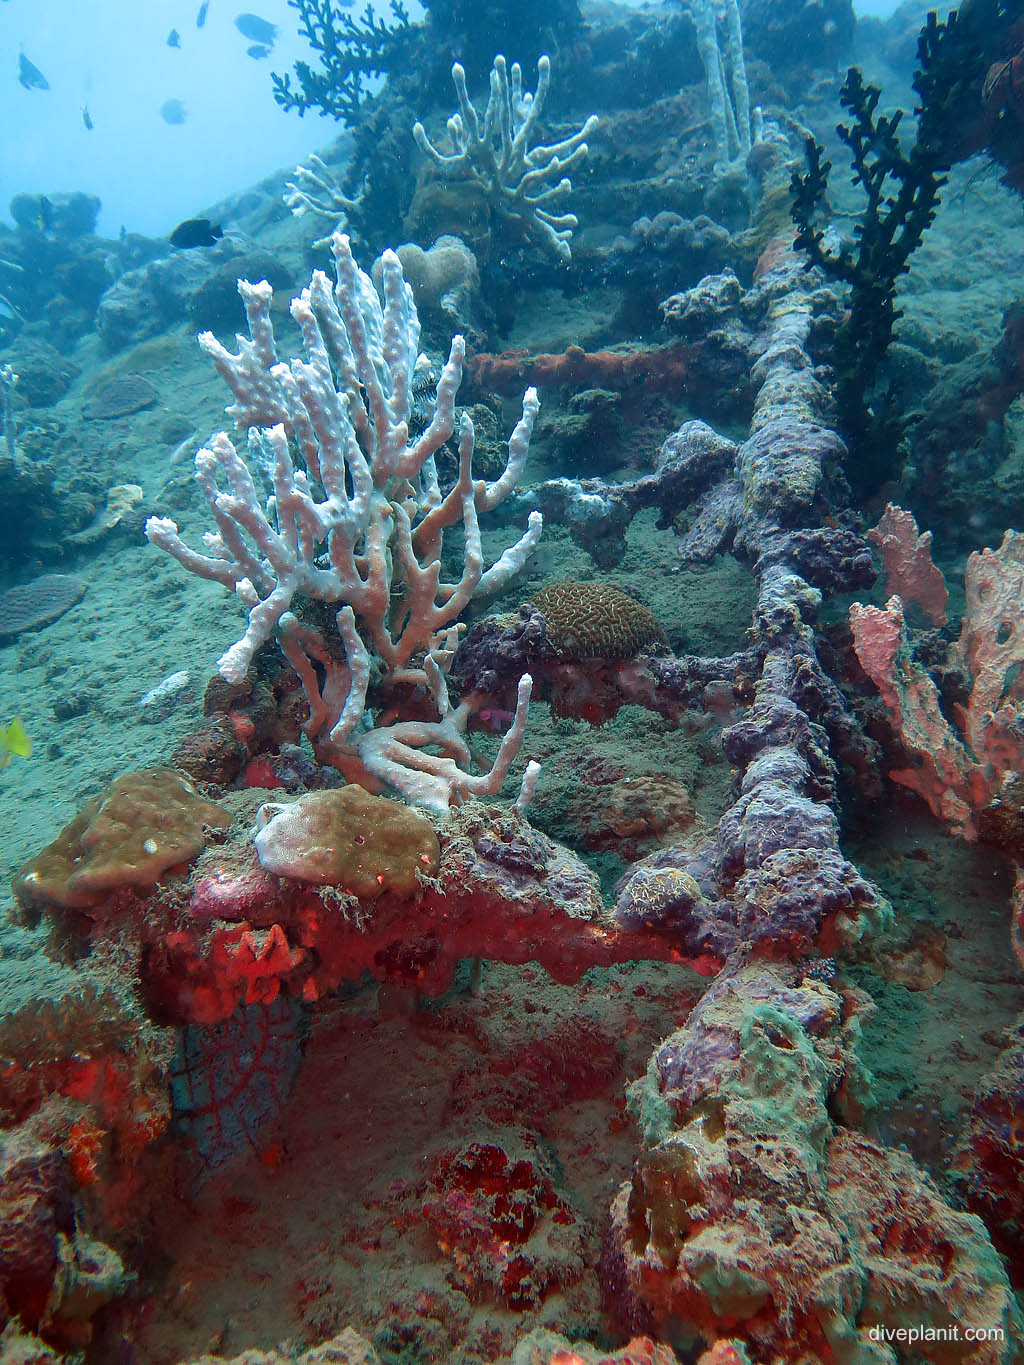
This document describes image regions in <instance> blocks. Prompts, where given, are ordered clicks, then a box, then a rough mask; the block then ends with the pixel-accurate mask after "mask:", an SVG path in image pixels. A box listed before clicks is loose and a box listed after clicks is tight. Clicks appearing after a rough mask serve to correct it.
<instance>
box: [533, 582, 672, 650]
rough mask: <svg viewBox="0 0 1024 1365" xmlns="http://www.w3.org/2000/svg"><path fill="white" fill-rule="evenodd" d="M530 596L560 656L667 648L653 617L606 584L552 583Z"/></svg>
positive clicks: (616, 589)
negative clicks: (541, 614)
mask: <svg viewBox="0 0 1024 1365" xmlns="http://www.w3.org/2000/svg"><path fill="white" fill-rule="evenodd" d="M530 601H531V603H532V605H533V606H535V607H537V608H538V610H539V611H541V612H542V613H543V615H544V619H545V621H546V622H547V628H548V639H549V640H550V642H551V644H552V646H553V648H554V649H555V652H556V653H557V654H558V655H559V656H560V657H561V658H563V659H632V658H634V657H635V656H636V655H637V654H640V653H647V654H664V653H666V652H667V650H668V640H667V639H666V638H665V632H664V630H663V629H662V627H661V622H660V621H659V620H658V619H657V617H656V616H654V615H652V613H651V612H649V611H648V610H647V608H646V607H645V606H644V605H643V604H642V603H640V602H637V601H635V600H634V598H632V597H629V596H628V595H627V594H626V593H624V592H620V591H619V589H618V588H612V587H610V586H609V585H608V584H606V583H571V582H570V583H552V584H550V585H549V586H548V587H546V588H541V589H540V590H539V591H538V592H535V593H534V594H533V596H532V597H531V599H530Z"/></svg>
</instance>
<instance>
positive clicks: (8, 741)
mask: <svg viewBox="0 0 1024 1365" xmlns="http://www.w3.org/2000/svg"><path fill="white" fill-rule="evenodd" d="M31 752H32V741H31V740H30V739H29V737H28V735H27V734H26V733H25V727H24V725H22V723H21V721H20V720H17V719H15V720H12V721H11V723H10V725H0V769H3V768H6V767H7V765H8V763H10V761H11V759H12V758H28V756H29V754H31Z"/></svg>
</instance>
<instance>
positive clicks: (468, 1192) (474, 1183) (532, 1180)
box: [423, 1142, 583, 1308]
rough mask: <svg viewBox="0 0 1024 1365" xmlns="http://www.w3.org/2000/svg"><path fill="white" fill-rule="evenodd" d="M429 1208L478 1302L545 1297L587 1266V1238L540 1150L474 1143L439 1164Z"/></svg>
mask: <svg viewBox="0 0 1024 1365" xmlns="http://www.w3.org/2000/svg"><path fill="white" fill-rule="evenodd" d="M431 1185H432V1193H431V1194H430V1195H429V1196H428V1198H427V1200H426V1202H425V1204H424V1207H423V1212H424V1216H425V1217H426V1220H427V1222H428V1224H429V1225H430V1228H431V1231H432V1232H433V1234H434V1236H435V1238H436V1239H437V1245H438V1247H439V1248H440V1250H441V1251H442V1252H444V1254H445V1255H446V1256H447V1257H448V1258H449V1259H450V1260H451V1262H452V1264H453V1266H454V1267H455V1279H456V1282H457V1283H458V1284H459V1285H460V1287H461V1288H462V1289H463V1290H464V1291H465V1293H466V1294H468V1295H469V1297H470V1298H471V1299H472V1300H473V1301H474V1302H476V1303H481V1302H493V1301H495V1300H497V1301H498V1302H501V1303H504V1304H505V1305H507V1306H508V1307H509V1308H527V1307H530V1306H532V1305H535V1304H538V1303H541V1302H542V1301H543V1300H544V1298H545V1297H546V1296H547V1295H548V1294H549V1293H550V1292H551V1291H552V1290H553V1289H555V1288H556V1287H559V1286H565V1285H567V1284H572V1283H574V1282H575V1281H576V1280H578V1279H579V1277H580V1275H581V1274H582V1271H583V1261H582V1247H583V1237H582V1230H581V1228H580V1226H579V1221H578V1219H577V1217H576V1214H575V1213H574V1212H573V1210H572V1208H571V1207H570V1206H569V1205H568V1204H567V1203H566V1202H565V1200H563V1199H561V1198H560V1197H559V1196H558V1194H557V1193H556V1191H555V1187H554V1184H553V1182H552V1179H551V1176H550V1174H549V1173H548V1172H547V1171H546V1170H545V1169H544V1166H543V1164H542V1162H541V1159H540V1157H539V1155H537V1154H536V1153H532V1154H530V1155H525V1154H523V1155H518V1156H515V1157H514V1156H510V1155H509V1153H508V1152H506V1151H505V1150H504V1149H503V1148H502V1147H501V1146H498V1145H497V1144H496V1143H487V1142H469V1143H466V1144H465V1145H464V1146H462V1147H461V1148H459V1149H457V1150H456V1151H450V1152H446V1153H445V1154H444V1155H443V1156H442V1157H441V1158H440V1159H439V1160H438V1163H437V1166H436V1168H435V1171H434V1175H433V1178H432V1181H431Z"/></svg>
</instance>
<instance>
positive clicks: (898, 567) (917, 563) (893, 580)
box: [868, 502, 949, 626]
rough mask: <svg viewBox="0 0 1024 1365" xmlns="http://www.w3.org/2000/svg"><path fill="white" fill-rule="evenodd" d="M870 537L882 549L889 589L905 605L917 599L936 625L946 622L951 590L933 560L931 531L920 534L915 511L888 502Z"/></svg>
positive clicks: (918, 603)
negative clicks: (949, 591) (947, 589)
mask: <svg viewBox="0 0 1024 1365" xmlns="http://www.w3.org/2000/svg"><path fill="white" fill-rule="evenodd" d="M868 540H870V541H871V544H872V545H874V546H876V547H877V548H878V550H879V551H880V552H881V555H882V560H883V562H884V564H885V572H886V577H887V580H888V591H889V592H890V593H897V594H898V595H899V597H900V599H901V600H902V602H903V604H904V605H905V606H906V605H908V604H909V603H911V602H916V603H917V605H918V606H919V607H920V608H921V610H922V611H923V612H924V614H925V615H926V616H927V617H928V620H929V621H931V623H932V625H933V626H942V625H945V623H946V604H947V603H948V601H949V593H948V592H947V591H946V580H945V579H944V578H943V576H942V570H941V569H938V568H936V566H935V565H934V564H933V563H932V533H931V531H925V533H924V535H919V534H918V530H917V522H916V521H915V520H914V517H913V515H912V513H910V512H907V511H904V509H903V508H902V507H897V506H895V504H893V503H891V502H890V503H888V504H887V506H886V509H885V513H884V515H883V516H882V519H881V521H880V522H879V523H878V525H877V526H875V527H873V528H872V530H870V531H869V532H868Z"/></svg>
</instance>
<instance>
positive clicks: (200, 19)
mask: <svg viewBox="0 0 1024 1365" xmlns="http://www.w3.org/2000/svg"><path fill="white" fill-rule="evenodd" d="M209 8H210V0H203V3H202V4H201V5H200V6H199V13H198V14H197V15H196V28H202V26H203V25H204V24H205V23H206V11H207V10H208V9H209Z"/></svg>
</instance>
